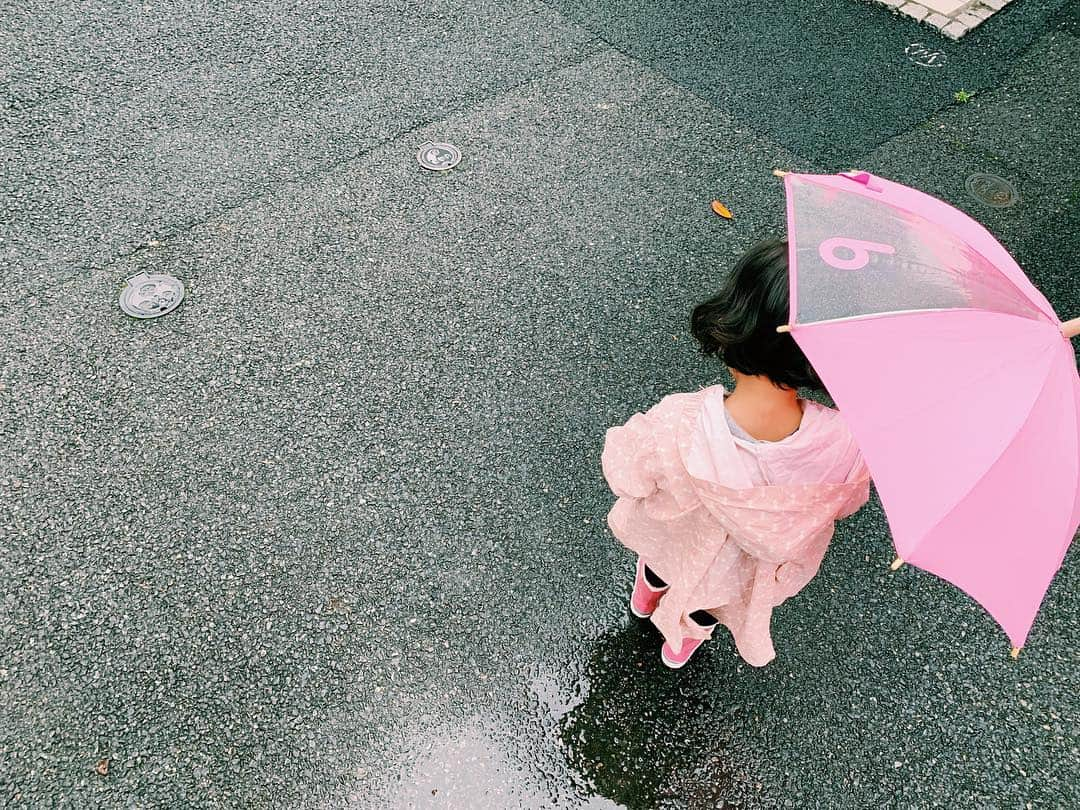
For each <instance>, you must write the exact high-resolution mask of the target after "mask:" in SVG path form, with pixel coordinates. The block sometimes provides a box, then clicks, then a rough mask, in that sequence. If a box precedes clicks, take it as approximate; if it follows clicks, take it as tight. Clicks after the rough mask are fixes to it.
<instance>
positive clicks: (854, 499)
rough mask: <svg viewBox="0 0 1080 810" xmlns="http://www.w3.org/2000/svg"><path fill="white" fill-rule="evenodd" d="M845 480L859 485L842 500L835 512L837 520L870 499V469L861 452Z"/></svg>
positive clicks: (853, 512)
mask: <svg viewBox="0 0 1080 810" xmlns="http://www.w3.org/2000/svg"><path fill="white" fill-rule="evenodd" d="M847 480H848V481H851V482H854V483H858V485H859V486H858V487H857V488H856V489H855V491H854V492H852V493H851V497H850V498H848V499H847V501H845V502H844V505H843V506H841V507H840V511H839V512H837V514H836V519H837V520H843V519H844V518H846V517H851V516H852V515H854V514H855V513H856V512H858V511H859V510H860V509H862V507H863V504H865V503H866V502H867V501H868V500H870V470H869V468H868V467H867V466H866V462H865V461H864V460H863V457H862V454H861V453H860V454H859V457H858V458H857V459H856V460H855V466H854V467H853V468H852V470H851V473H850V474H849V475H848V478H847Z"/></svg>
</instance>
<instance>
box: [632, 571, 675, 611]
mask: <svg viewBox="0 0 1080 810" xmlns="http://www.w3.org/2000/svg"><path fill="white" fill-rule="evenodd" d="M666 592H667V586H666V585H665V586H664V587H663V588H654V587H653V586H652V585H650V584H649V581H648V580H647V579H645V563H644V562H643V561H642V559H641V557H638V561H637V573H636V574H635V576H634V592H633V593H632V594H630V612H631V613H633V614H634V615H635V616H637V617H638V618H639V619H647V618H649V617H650V616H652V614H653V611H654V610H656V606H657V605H658V604H660V597H661V596H663V595H664V594H665V593H666Z"/></svg>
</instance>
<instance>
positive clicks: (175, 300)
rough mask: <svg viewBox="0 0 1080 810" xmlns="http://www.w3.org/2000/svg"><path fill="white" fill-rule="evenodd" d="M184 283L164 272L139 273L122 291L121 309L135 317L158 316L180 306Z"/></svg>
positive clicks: (129, 280)
mask: <svg viewBox="0 0 1080 810" xmlns="http://www.w3.org/2000/svg"><path fill="white" fill-rule="evenodd" d="M183 300H184V284H183V282H182V281H180V279H178V278H173V277H172V276H169V275H165V274H164V273H153V274H150V273H138V274H136V275H134V276H132V277H131V278H129V279H128V280H127V286H126V287H124V290H123V292H121V293H120V309H122V310H124V312H126V313H127V314H128V315H130V316H131V317H133V318H156V317H158V316H159V315H166V314H168V313H170V312H172V311H173V310H174V309H176V308H177V307H178V306H180V302H181V301H183Z"/></svg>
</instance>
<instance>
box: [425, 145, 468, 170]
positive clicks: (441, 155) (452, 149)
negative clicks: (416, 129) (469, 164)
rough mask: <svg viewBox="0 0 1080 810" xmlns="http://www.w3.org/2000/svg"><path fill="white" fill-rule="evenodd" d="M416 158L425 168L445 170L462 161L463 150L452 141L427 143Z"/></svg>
mask: <svg viewBox="0 0 1080 810" xmlns="http://www.w3.org/2000/svg"><path fill="white" fill-rule="evenodd" d="M416 159H417V161H419V163H420V165H421V166H423V167H424V168H425V169H430V170H431V171H433V172H444V171H446V170H447V169H452V168H454V167H455V166H457V165H458V164H459V163H461V150H460V149H458V148H457V147H456V146H454V145H453V144H451V143H425V144H424V145H423V146H421V147H420V151H419V152H417V153H416Z"/></svg>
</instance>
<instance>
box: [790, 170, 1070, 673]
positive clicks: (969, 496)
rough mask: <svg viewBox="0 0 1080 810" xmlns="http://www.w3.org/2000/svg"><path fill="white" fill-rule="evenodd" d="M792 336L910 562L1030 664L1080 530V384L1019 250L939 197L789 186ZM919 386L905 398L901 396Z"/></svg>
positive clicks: (824, 180)
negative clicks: (968, 599)
mask: <svg viewBox="0 0 1080 810" xmlns="http://www.w3.org/2000/svg"><path fill="white" fill-rule="evenodd" d="M777 174H781V175H783V176H784V177H785V181H784V182H785V186H786V190H787V204H788V242H789V251H790V258H789V262H790V274H791V317H790V324H789V325H788V326H783V327H781V330H782V331H789V330H790V331H791V333H792V336H793V337H794V338H795V341H796V342H797V343H798V344H799V346H800V347H802V349H803V351H804V353H805V354H806V356H807V357H808V358H809V359H810V362H811V363H813V365H814V368H815V369H816V370H817V371H818V373H819V374H820V376H821V378H822V380H823V381H824V382H825V384H826V386H827V387H828V390H829V393H830V394H831V395H832V397H833V399H834V400H835V402H836V404H837V406H838V407H839V408H840V410H841V411H842V412H843V414H844V416H845V418H846V420H847V422H848V424H849V425H850V427H851V430H852V432H853V433H854V435H855V437H856V439H857V441H858V442H859V445H860V447H861V448H862V450H863V454H864V456H865V457H866V461H867V464H868V465H869V466H870V471H871V474H872V475H873V479H874V482H875V485H876V486H877V490H878V493H879V495H880V496H881V502H882V504H883V506H884V507H885V512H886V514H887V516H888V520H889V526H890V528H891V529H892V535H893V542H894V543H895V545H896V550H897V553H898V554H899V558H898V560H897V564H896V565H895V566H894V567H897V566H898V565H899V564H901V561H906V562H909V563H911V564H913V565H916V566H918V567H919V568H922V569H925V570H927V571H930V572H931V573H933V574H936V575H937V576H939V577H942V578H943V579H945V580H948V581H949V582H951V583H953V584H954V585H956V586H957V587H958V588H960V589H961V590H963V591H964V592H966V593H967V594H969V595H970V596H972V597H973V598H974V599H976V600H977V601H978V602H979V603H980V604H981V605H982V606H983V607H984V608H986V610H987V611H988V612H989V613H990V615H991V616H993V617H994V618H995V619H996V620H997V622H998V623H999V624H1000V625H1001V626H1002V628H1004V630H1005V632H1006V633H1007V634H1008V636H1009V638H1010V640H1011V641H1012V643H1013V646H1014V650H1013V654H1014V655H1015V654H1017V653H1018V651H1019V648H1020V647H1022V646H1023V644H1024V642H1025V640H1026V639H1027V635H1028V632H1029V631H1030V630H1031V625H1032V623H1033V622H1034V621H1035V615H1036V613H1038V610H1039V605H1040V604H1041V602H1042V600H1043V597H1044V596H1045V595H1046V590H1047V588H1048V587H1049V585H1050V581H1051V580H1052V579H1053V577H1054V574H1055V573H1056V572H1057V570H1058V569H1059V568H1060V567H1061V562H1062V560H1063V559H1064V556H1065V551H1066V550H1067V548H1068V546H1069V543H1070V542H1071V541H1072V539H1073V536H1074V534H1075V533H1076V529H1077V526H1078V525H1080V375H1078V374H1077V370H1076V361H1075V357H1074V355H1073V350H1072V346H1071V345H1070V343H1069V338H1070V337H1072V336H1073V335H1076V334H1077V333H1080V319H1077V320H1074V321H1070V322H1069V323H1067V324H1062V323H1061V321H1060V320H1059V319H1058V317H1057V316H1056V315H1055V314H1054V310H1053V308H1051V306H1050V304H1049V302H1048V301H1047V300H1046V298H1045V297H1044V296H1043V295H1042V293H1040V292H1039V291H1038V290H1037V289H1035V287H1034V285H1033V284H1032V283H1031V282H1030V281H1029V280H1028V278H1027V277H1026V276H1025V275H1024V273H1023V271H1022V270H1021V269H1020V267H1019V266H1018V265H1017V264H1016V262H1015V261H1014V260H1013V259H1012V257H1011V256H1009V254H1008V252H1007V251H1006V250H1005V249H1004V248H1003V247H1002V246H1001V245H1000V244H998V242H997V241H996V240H995V239H994V238H993V237H992V236H991V235H990V234H989V233H988V232H987V231H986V229H984V228H983V227H982V226H981V225H979V224H978V223H977V222H975V221H974V220H972V219H970V218H969V217H968V216H966V215H965V214H963V213H961V212H960V211H957V210H956V209H955V208H952V207H951V206H949V205H946V204H945V203H943V202H941V201H940V200H938V199H935V198H934V197H930V196H928V195H926V194H923V193H921V192H919V191H915V190H914V189H911V188H908V187H906V186H902V185H899V184H897V183H893V182H890V181H888V180H884V179H882V178H879V177H875V176H873V175H870V174H867V173H865V172H860V173H857V174H845V175H835V176H822V175H805V174H786V175H784V174H783V173H781V172H777ZM901 386H903V387H904V389H906V390H899V389H900V387H901Z"/></svg>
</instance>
